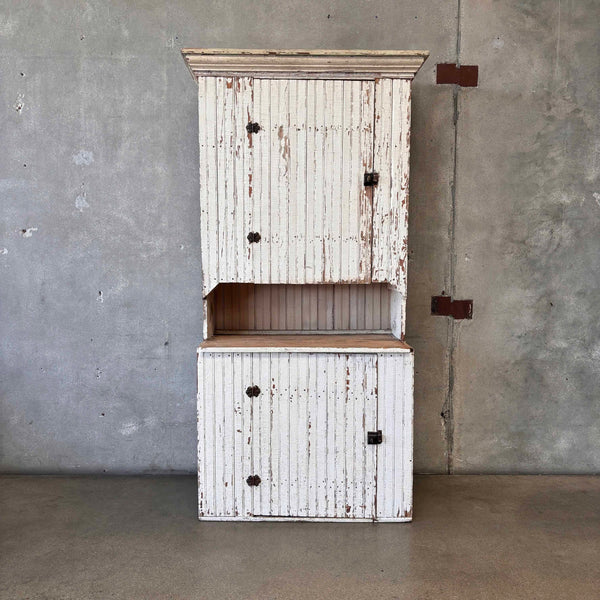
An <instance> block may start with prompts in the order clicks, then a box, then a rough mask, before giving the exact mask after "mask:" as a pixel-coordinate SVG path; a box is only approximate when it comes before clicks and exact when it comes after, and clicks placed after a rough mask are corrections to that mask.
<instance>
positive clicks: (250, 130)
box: [246, 123, 260, 133]
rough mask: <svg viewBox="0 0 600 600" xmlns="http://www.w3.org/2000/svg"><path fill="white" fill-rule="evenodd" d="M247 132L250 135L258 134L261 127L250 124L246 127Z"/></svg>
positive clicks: (256, 124)
mask: <svg viewBox="0 0 600 600" xmlns="http://www.w3.org/2000/svg"><path fill="white" fill-rule="evenodd" d="M246 131H247V132H248V133H258V132H259V131H260V125H259V124H258V123H248V125H246Z"/></svg>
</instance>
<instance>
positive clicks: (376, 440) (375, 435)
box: [367, 429, 383, 444]
mask: <svg viewBox="0 0 600 600" xmlns="http://www.w3.org/2000/svg"><path fill="white" fill-rule="evenodd" d="M381 442H383V434H382V433H381V429H378V430H377V431H367V444H381Z"/></svg>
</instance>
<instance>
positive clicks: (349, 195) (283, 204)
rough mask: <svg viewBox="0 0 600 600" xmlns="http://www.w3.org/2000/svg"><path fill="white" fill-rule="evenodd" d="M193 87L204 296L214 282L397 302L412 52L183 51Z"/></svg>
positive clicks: (415, 58) (416, 55)
mask: <svg viewBox="0 0 600 600" xmlns="http://www.w3.org/2000/svg"><path fill="white" fill-rule="evenodd" d="M183 54H184V57H185V59H186V62H187V63H188V66H189V67H190V70H191V71H192V73H193V74H194V76H195V77H196V78H197V80H198V85H199V95H198V103H199V104H198V109H199V135H200V198H201V220H202V222H201V227H202V268H203V280H204V281H203V295H204V296H206V295H208V293H209V292H210V291H211V290H212V289H213V288H214V287H215V286H216V285H217V284H219V283H222V282H248V283H251V282H254V283H273V284H276V283H282V284H284V283H285V284H304V283H370V282H388V283H390V284H391V285H392V286H393V287H395V288H396V289H397V290H399V291H401V292H402V293H403V294H404V289H405V285H406V284H405V272H406V243H407V215H408V212H407V209H408V206H407V204H408V173H409V164H408V159H409V141H410V87H411V80H412V78H413V76H414V74H415V73H416V71H417V70H418V68H419V67H420V65H421V64H422V62H423V61H424V60H425V58H426V56H427V53H424V52H352V51H348V52H341V51H340V52H331V51H327V52H325V51H312V52H309V51H283V52H282V51H277V52H269V51H239V50H238V51H221V50H184V51H183Z"/></svg>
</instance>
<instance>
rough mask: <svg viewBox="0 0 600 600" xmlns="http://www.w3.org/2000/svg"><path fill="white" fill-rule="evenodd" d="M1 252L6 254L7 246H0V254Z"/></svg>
mask: <svg viewBox="0 0 600 600" xmlns="http://www.w3.org/2000/svg"><path fill="white" fill-rule="evenodd" d="M2 254H8V249H7V248H0V255H2Z"/></svg>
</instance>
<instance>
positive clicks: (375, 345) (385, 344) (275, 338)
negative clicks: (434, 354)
mask: <svg viewBox="0 0 600 600" xmlns="http://www.w3.org/2000/svg"><path fill="white" fill-rule="evenodd" d="M223 349H226V350H227V351H228V352H244V351H248V352H257V351H258V352H260V351H262V352H301V351H309V350H310V351H313V352H336V351H337V350H340V351H343V352H352V353H357V352H358V353H360V352H374V351H377V350H386V351H389V352H412V349H411V347H410V346H408V345H407V344H406V343H404V342H403V341H401V340H399V339H397V338H395V337H394V336H392V335H388V334H384V333H381V334H379V333H373V334H358V335H352V334H346V335H318V334H317V335H315V334H305V335H215V336H213V337H212V338H210V339H208V340H205V341H204V342H202V344H201V346H200V352H211V351H219V352H220V351H223Z"/></svg>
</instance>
